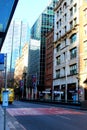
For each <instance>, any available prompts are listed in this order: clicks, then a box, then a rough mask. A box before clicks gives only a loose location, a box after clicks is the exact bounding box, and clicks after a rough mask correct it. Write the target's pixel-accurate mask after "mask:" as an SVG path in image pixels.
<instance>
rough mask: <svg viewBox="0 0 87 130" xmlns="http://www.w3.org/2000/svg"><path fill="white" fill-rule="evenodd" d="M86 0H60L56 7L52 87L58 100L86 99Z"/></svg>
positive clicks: (74, 100)
mask: <svg viewBox="0 0 87 130" xmlns="http://www.w3.org/2000/svg"><path fill="white" fill-rule="evenodd" d="M86 25H87V1H86V0H75V1H74V0H59V2H58V3H57V6H56V8H55V23H54V63H53V90H54V99H55V100H64V101H73V102H76V101H79V100H80V101H81V100H84V99H87V90H86V85H85V84H84V80H85V79H86V77H87V69H86V68H87V51H86V49H87V44H86V43H87V26H86Z"/></svg>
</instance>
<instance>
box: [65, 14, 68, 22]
mask: <svg viewBox="0 0 87 130" xmlns="http://www.w3.org/2000/svg"><path fill="white" fill-rule="evenodd" d="M66 21H67V14H65V15H64V22H66Z"/></svg>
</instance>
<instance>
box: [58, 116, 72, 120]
mask: <svg viewBox="0 0 87 130" xmlns="http://www.w3.org/2000/svg"><path fill="white" fill-rule="evenodd" d="M56 116H58V117H61V118H63V119H67V120H71V119H70V118H69V117H66V116H60V115H56Z"/></svg>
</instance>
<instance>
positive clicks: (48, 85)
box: [44, 29, 54, 99]
mask: <svg viewBox="0 0 87 130" xmlns="http://www.w3.org/2000/svg"><path fill="white" fill-rule="evenodd" d="M53 40H54V29H51V31H50V32H49V33H48V34H47V35H46V58H45V81H44V82H45V93H46V96H47V97H46V98H49V99H51V98H52V86H53V49H54V45H53Z"/></svg>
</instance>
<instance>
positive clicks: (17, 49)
mask: <svg viewBox="0 0 87 130" xmlns="http://www.w3.org/2000/svg"><path fill="white" fill-rule="evenodd" d="M28 41H29V27H28V23H25V22H23V21H19V20H14V21H12V22H11V25H10V27H9V30H8V33H7V36H6V39H5V41H4V43H3V46H2V50H1V52H2V53H7V69H8V71H9V72H14V69H15V62H16V60H17V58H19V57H20V56H21V53H22V48H23V46H24V44H25V43H26V42H28ZM8 43H9V45H8Z"/></svg>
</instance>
